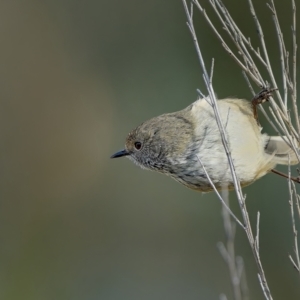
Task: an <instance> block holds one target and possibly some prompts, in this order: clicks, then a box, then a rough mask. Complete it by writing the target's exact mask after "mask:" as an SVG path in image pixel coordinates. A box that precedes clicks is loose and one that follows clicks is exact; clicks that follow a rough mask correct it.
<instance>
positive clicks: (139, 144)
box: [134, 142, 142, 150]
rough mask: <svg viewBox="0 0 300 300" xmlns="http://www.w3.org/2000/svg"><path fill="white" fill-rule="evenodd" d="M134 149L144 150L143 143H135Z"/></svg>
mask: <svg viewBox="0 0 300 300" xmlns="http://www.w3.org/2000/svg"><path fill="white" fill-rule="evenodd" d="M134 147H135V149H136V150H140V149H141V148H142V143H141V142H135V143H134Z"/></svg>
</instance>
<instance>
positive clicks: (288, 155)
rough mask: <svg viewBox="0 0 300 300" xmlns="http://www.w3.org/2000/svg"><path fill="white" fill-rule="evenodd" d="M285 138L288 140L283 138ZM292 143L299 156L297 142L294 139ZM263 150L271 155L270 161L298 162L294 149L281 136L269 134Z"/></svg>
mask: <svg viewBox="0 0 300 300" xmlns="http://www.w3.org/2000/svg"><path fill="white" fill-rule="evenodd" d="M285 140H288V139H287V138H285ZM293 141H294V145H296V147H297V151H298V156H299V157H300V151H299V149H298V143H297V142H296V140H295V139H294V140H293ZM265 152H266V153H267V154H270V155H272V161H273V162H274V163H276V164H281V165H288V164H289V163H290V164H291V165H296V164H298V163H299V160H298V157H297V155H296V153H295V151H294V150H293V149H292V148H291V147H290V146H289V145H288V144H287V143H286V142H285V141H284V140H283V138H282V137H281V136H270V137H269V140H268V142H267V144H266V146H265Z"/></svg>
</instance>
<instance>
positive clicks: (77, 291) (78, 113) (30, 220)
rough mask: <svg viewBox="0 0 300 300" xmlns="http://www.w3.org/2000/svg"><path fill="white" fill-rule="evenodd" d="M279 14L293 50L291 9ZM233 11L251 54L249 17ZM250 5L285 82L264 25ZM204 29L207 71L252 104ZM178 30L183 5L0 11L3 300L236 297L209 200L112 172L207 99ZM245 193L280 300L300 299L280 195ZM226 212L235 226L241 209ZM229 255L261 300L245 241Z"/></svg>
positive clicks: (275, 184)
mask: <svg viewBox="0 0 300 300" xmlns="http://www.w3.org/2000/svg"><path fill="white" fill-rule="evenodd" d="M276 2H277V3H276V4H277V9H278V11H279V12H280V22H281V24H282V27H283V31H284V33H285V36H286V42H287V45H288V46H289V47H290V46H291V38H290V36H291V34H290V26H291V4H290V3H289V2H286V1H280V0H278V1H276ZM202 3H203V5H204V6H205V7H207V10H208V13H210V12H211V11H210V9H209V5H208V1H204V0H203V1H202ZM225 3H226V4H227V5H228V8H229V9H230V11H231V12H232V14H233V16H234V17H235V18H236V21H237V23H238V24H239V25H240V26H241V27H242V28H243V29H244V30H245V32H246V33H247V34H248V35H249V36H251V37H252V41H253V44H254V45H257V42H258V40H257V36H256V30H255V27H254V25H253V20H252V18H251V16H250V15H249V12H248V9H247V1H233V0H226V1H225ZM254 3H255V5H256V9H257V11H258V12H259V16H260V17H261V22H262V24H263V26H264V30H265V35H266V39H267V42H268V44H269V51H270V56H271V59H272V61H273V66H274V69H275V73H276V74H280V69H279V67H280V64H279V61H278V46H277V38H276V36H275V34H274V33H275V30H274V26H273V22H272V18H271V15H270V13H269V11H268V9H267V7H266V5H265V3H264V1H260V0H256V1H254ZM296 3H297V4H298V6H299V5H300V1H299V0H296ZM195 19H196V28H197V30H198V35H199V41H200V45H201V47H202V50H203V54H204V56H205V59H206V62H207V64H209V63H210V61H211V58H212V57H214V58H215V72H214V74H215V75H214V87H215V90H216V91H217V94H218V96H219V97H220V98H222V97H226V96H237V97H244V98H248V99H249V98H251V93H250V91H249V89H248V87H247V84H246V83H245V81H244V79H243V77H242V75H241V71H240V70H239V68H238V67H237V66H236V65H235V64H234V63H233V62H232V60H231V59H230V58H229V57H228V55H227V54H226V53H225V52H224V51H223V49H222V48H221V46H220V44H219V42H218V41H217V39H216V38H215V37H214V35H213V34H212V32H211V30H210V29H209V27H208V26H207V24H206V23H205V21H204V20H203V18H202V17H201V15H200V14H199V13H197V12H195ZM185 22H186V17H185V14H184V10H183V6H182V3H181V1H180V0H177V1H174V0H165V1H160V0H152V1H137V0H127V1H108V0H106V1H105V0H98V1H95V0H86V1H83V0H73V1H67V0H60V1H57V0H56V1H55V0H51V1H50V0H44V1H38V0H28V1H21V0H15V1H9V0H3V1H1V2H0V41H1V43H0V45H1V46H0V85H1V88H0V95H1V96H0V99H1V109H0V122H1V126H0V128H1V129H0V134H1V143H0V145H1V156H0V157H1V160H0V176H1V177H0V195H1V199H0V298H1V299H7V300H16V299H22V300H25V299H30V300H35V299H36V300H41V299H43V300H48V299H49V300H50V299H51V300H52V299H58V300H59V299H72V300H77V299H85V300H94V299H103V300H115V299H122V300H127V299H137V300H139V299H143V300H148V299H149V300H150V299H151V300H152V299H173V300H175V299H189V300H193V299H218V297H219V295H220V294H221V293H225V294H226V295H227V296H228V297H229V299H230V298H231V297H232V292H231V286H230V280H229V276H228V270H227V267H226V265H225V263H224V262H223V260H222V258H221V256H220V254H219V252H218V250H217V247H216V244H217V242H219V241H224V240H225V235H224V230H223V225H222V219H221V205H220V203H219V201H218V200H217V198H216V196H215V195H214V194H203V195H202V194H200V193H197V192H194V191H190V190H188V189H186V188H184V187H183V186H181V185H179V184H178V183H176V182H175V181H172V180H171V179H170V178H167V177H166V176H162V175H159V174H156V173H153V172H146V171H143V170H141V169H139V168H137V167H136V166H134V164H132V163H131V162H129V161H128V160H127V159H118V160H110V159H109V157H110V155H111V154H112V153H114V152H115V151H117V150H119V149H122V147H123V144H124V140H125V137H126V135H127V133H128V132H129V131H130V130H131V129H132V128H134V127H135V126H137V125H138V124H140V123H141V122H142V121H144V120H146V119H148V118H150V117H153V116H156V115H159V114H162V113H164V112H171V111H176V110H179V109H181V108H184V107H185V106H187V105H189V104H190V103H191V102H193V101H194V100H195V99H196V98H197V93H196V89H197V88H200V89H202V91H204V92H205V88H204V84H203V81H202V71H201V69H200V66H199V64H198V60H197V56H196V52H195V50H194V46H193V43H192V40H191V37H190V34H189V31H188V29H187V26H186V24H185ZM298 32H299V31H298ZM299 37H300V36H299V34H298V38H299ZM279 82H281V81H280V80H279ZM258 90H259V89H258V88H257V91H258ZM264 129H265V131H267V132H270V133H272V130H271V129H270V128H268V127H267V125H265V128H264ZM282 170H284V169H282ZM244 191H245V193H246V194H247V203H248V209H249V212H250V216H251V220H252V221H253V222H254V221H255V219H256V212H257V211H258V210H259V211H260V212H261V230H260V237H261V242H260V245H261V258H262V261H263V264H264V267H265V271H266V276H267V278H268V279H269V285H270V288H271V290H272V292H273V296H274V298H275V299H299V297H300V288H299V286H300V285H299V276H298V275H297V274H296V272H295V270H294V269H293V268H292V266H291V263H290V262H289V259H288V254H289V253H292V252H293V236H292V229H291V220H290V211H289V210H290V208H289V204H288V193H287V184H286V181H285V180H284V179H282V178H279V177H276V176H275V175H273V174H270V175H267V176H265V177H264V178H262V179H261V180H259V181H258V182H256V183H255V184H253V185H252V186H249V187H247V188H245V189H244ZM231 202H232V208H233V210H234V211H235V212H236V213H237V214H238V213H239V209H238V205H237V203H236V201H235V196H234V193H232V194H231ZM298 225H299V224H298ZM298 228H299V227H298ZM236 252H237V254H238V255H241V256H243V258H244V260H245V264H246V272H247V279H248V286H249V290H250V292H249V293H250V297H251V299H263V296H262V293H261V290H260V287H259V284H258V280H257V275H256V273H257V272H256V266H255V263H254V261H253V258H252V254H251V251H250V248H249V246H248V244H247V240H246V238H245V236H244V234H243V233H242V232H241V230H240V229H237V238H236Z"/></svg>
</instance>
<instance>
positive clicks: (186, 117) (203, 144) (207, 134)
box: [111, 91, 298, 192]
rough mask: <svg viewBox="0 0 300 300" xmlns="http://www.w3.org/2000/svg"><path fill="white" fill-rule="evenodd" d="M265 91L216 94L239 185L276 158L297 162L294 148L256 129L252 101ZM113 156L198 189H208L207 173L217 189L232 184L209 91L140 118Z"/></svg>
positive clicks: (270, 168) (261, 99)
mask: <svg viewBox="0 0 300 300" xmlns="http://www.w3.org/2000/svg"><path fill="white" fill-rule="evenodd" d="M269 96H270V92H267V93H266V91H265V93H260V94H258V96H257V97H256V98H253V100H252V102H250V101H248V100H245V99H239V98H225V99H222V100H217V106H218V110H219V113H220V119H221V122H222V124H223V127H224V131H225V135H226V138H227V142H228V148H229V151H230V154H231V157H232V161H233V165H234V168H235V172H236V175H237V179H238V180H239V181H240V183H241V186H242V187H244V186H247V185H249V184H251V183H253V182H255V181H256V180H258V179H259V178H261V177H262V176H264V175H266V174H267V173H269V172H271V171H274V168H275V166H276V165H277V164H281V165H288V164H291V165H294V164H297V163H298V158H297V155H296V154H295V152H294V150H292V149H291V148H290V146H289V145H288V144H287V143H286V142H285V141H284V139H283V138H282V137H281V136H269V135H268V134H266V133H263V132H262V127H261V126H260V124H259V122H258V118H257V112H256V105H258V104H261V103H263V102H264V101H266V100H268V97H269ZM118 157H127V158H129V159H130V160H132V161H133V162H134V163H136V164H137V165H138V166H140V167H142V168H143V169H147V170H153V171H156V172H159V173H162V174H165V175H168V176H170V177H171V178H173V179H175V180H176V181H178V182H179V183H181V184H183V185H184V186H186V187H188V188H190V189H193V190H197V191H200V192H210V191H212V190H213V186H212V185H211V182H210V180H209V178H210V179H211V181H212V182H213V184H214V185H215V187H216V188H217V189H219V190H220V189H222V188H224V186H225V187H227V188H228V189H229V190H231V189H233V188H234V183H233V179H232V174H231V170H230V167H229V163H228V157H227V155H226V153H225V150H224V146H223V143H222V138H221V135H220V131H219V127H218V125H217V122H216V119H215V114H214V111H213V108H212V105H211V102H210V99H209V97H205V98H204V97H203V98H199V99H198V100H197V101H195V102H194V103H192V104H190V105H189V106H188V107H186V108H184V109H183V110H180V111H177V112H173V113H166V114H162V115H160V116H157V117H154V118H152V119H149V120H147V121H145V122H143V123H142V124H141V125H139V126H137V127H136V128H135V129H134V130H132V131H131V132H130V133H129V134H128V136H127V138H126V142H125V149H123V150H121V151H118V152H116V153H115V154H113V155H112V156H111V158H118ZM203 166H204V168H205V170H206V172H207V173H206V172H205V170H204V168H203ZM275 173H276V172H275ZM278 173H280V172H278ZM208 176H209V178H208Z"/></svg>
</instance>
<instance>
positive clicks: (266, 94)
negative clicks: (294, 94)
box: [251, 87, 277, 126]
mask: <svg viewBox="0 0 300 300" xmlns="http://www.w3.org/2000/svg"><path fill="white" fill-rule="evenodd" d="M276 90H277V88H275V89H270V88H269V87H266V88H263V89H262V90H261V91H260V92H259V93H258V94H256V95H255V96H254V97H253V99H252V100H251V103H252V109H253V116H254V119H255V120H256V122H257V125H259V126H260V124H259V120H258V113H257V105H259V104H262V103H264V102H266V101H269V98H270V97H271V96H272V92H274V91H276Z"/></svg>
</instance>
